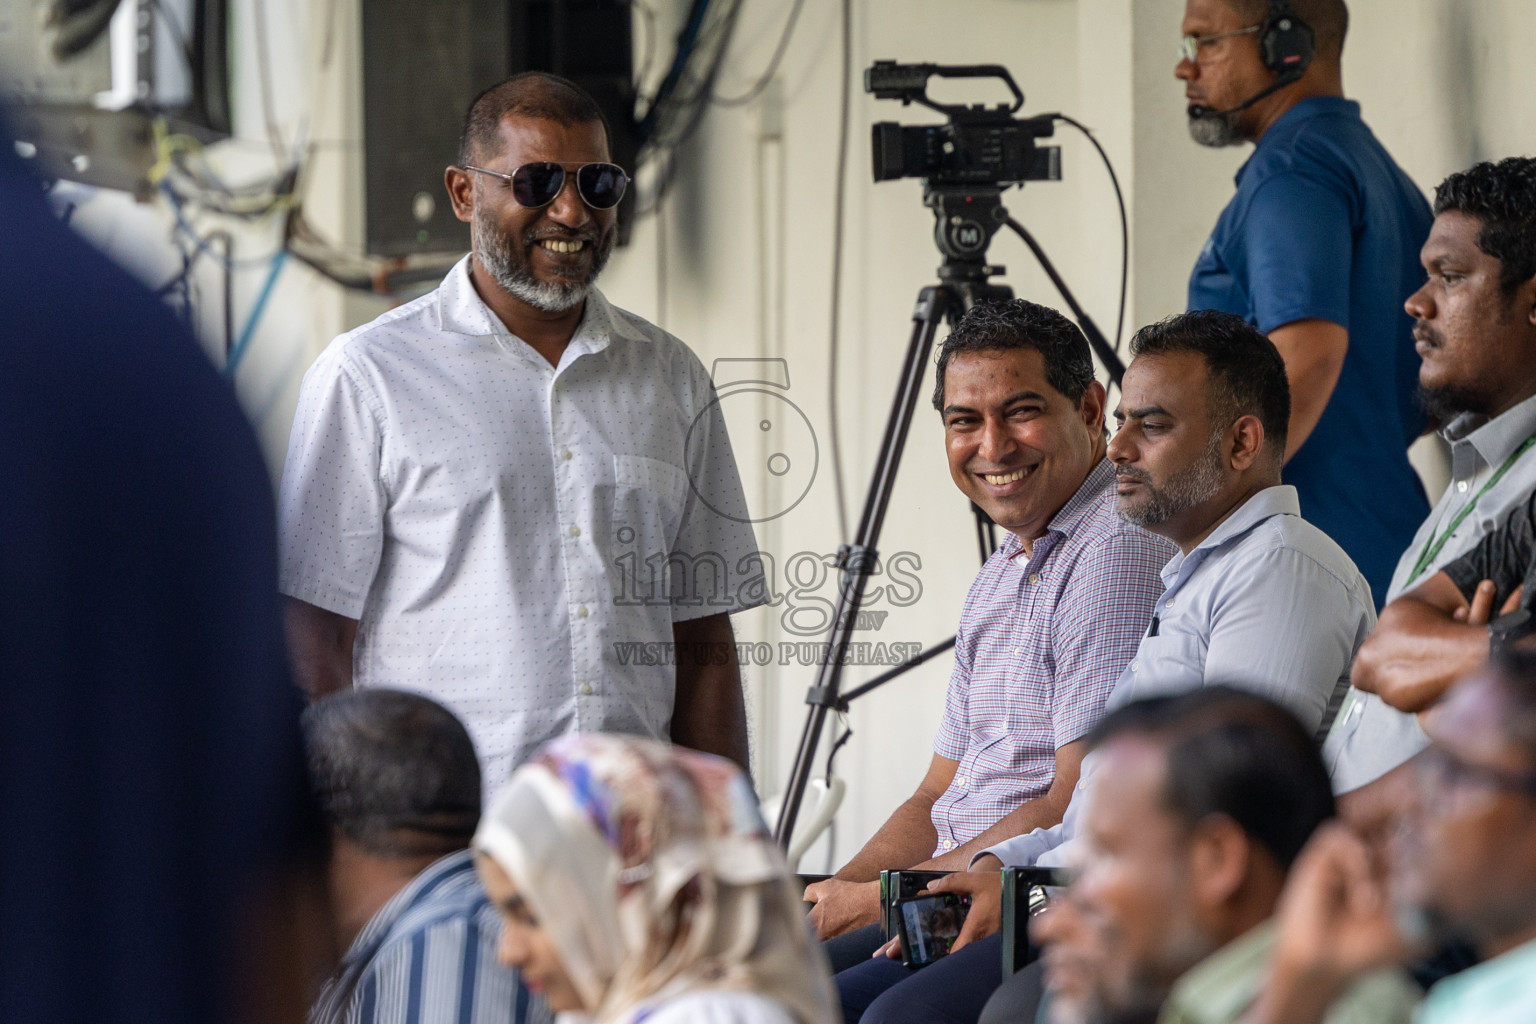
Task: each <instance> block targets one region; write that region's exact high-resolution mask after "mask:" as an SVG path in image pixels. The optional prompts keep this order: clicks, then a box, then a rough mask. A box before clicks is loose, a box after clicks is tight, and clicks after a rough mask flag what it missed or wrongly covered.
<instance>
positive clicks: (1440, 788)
mask: <svg viewBox="0 0 1536 1024" xmlns="http://www.w3.org/2000/svg"><path fill="white" fill-rule="evenodd" d="M1414 769H1415V773H1416V774H1417V775H1418V781H1419V785H1420V786H1421V787H1422V788H1423V790H1424V791H1425V792H1426V793H1430V794H1444V793H1448V792H1450V791H1451V790H1455V789H1468V788H1474V787H1475V788H1481V789H1492V790H1505V791H1507V792H1511V793H1519V794H1522V795H1524V796H1527V797H1532V798H1536V775H1523V774H1520V773H1518V772H1507V771H1504V770H1503V769H1502V768H1494V767H1491V766H1489V765H1482V764H1474V763H1473V762H1471V761H1467V760H1464V759H1462V758H1460V757H1457V756H1456V755H1454V754H1452V753H1451V752H1450V751H1448V750H1445V749H1444V748H1442V747H1437V746H1431V747H1429V748H1427V749H1426V750H1425V751H1424V752H1423V753H1422V754H1420V755H1419V756H1418V758H1417V759H1416V760H1415V761H1414Z"/></svg>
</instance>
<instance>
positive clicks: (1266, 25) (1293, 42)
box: [1259, 0, 1317, 78]
mask: <svg viewBox="0 0 1536 1024" xmlns="http://www.w3.org/2000/svg"><path fill="white" fill-rule="evenodd" d="M1316 52H1317V38H1316V36H1315V35H1314V34H1313V32H1312V26H1311V25H1308V24H1307V23H1306V22H1305V21H1302V20H1301V18H1300V17H1298V16H1297V15H1296V14H1295V13H1294V12H1293V11H1292V10H1291V5H1290V3H1288V2H1287V0H1269V13H1267V14H1265V15H1264V20H1263V21H1262V22H1260V23H1259V56H1260V57H1262V58H1263V60H1264V66H1265V67H1266V68H1268V69H1269V70H1271V71H1273V72H1274V73H1275V74H1277V75H1286V74H1294V75H1296V76H1297V77H1298V78H1299V77H1301V75H1302V73H1303V72H1305V71H1306V70H1307V67H1308V65H1310V64H1311V63H1312V57H1313V55H1314V54H1315V53H1316Z"/></svg>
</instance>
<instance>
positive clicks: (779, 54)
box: [709, 0, 805, 107]
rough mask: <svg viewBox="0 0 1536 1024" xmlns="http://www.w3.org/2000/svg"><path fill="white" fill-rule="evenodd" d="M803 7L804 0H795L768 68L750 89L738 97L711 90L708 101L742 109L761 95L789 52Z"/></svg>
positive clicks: (717, 104) (721, 105)
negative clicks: (718, 94) (717, 93)
mask: <svg viewBox="0 0 1536 1024" xmlns="http://www.w3.org/2000/svg"><path fill="white" fill-rule="evenodd" d="M804 6H805V0H795V4H794V6H793V7H791V8H790V9H789V19H788V20H787V21H785V23H784V31H783V32H782V33H780V35H779V43H778V45H777V46H776V47H774V50H773V57H772V58H771V59H769V61H768V67H767V68H765V69H764V70H763V73H762V74H761V75H759V76H758V79H757V81H756V82H754V83H753V84H752V88H750V89H748V90H747V91H746V92H744V93H742V94H741V95H740V96H717V95H714V93H713V90H711V95H710V97H709V101H710V102H711V103H713V104H715V105H716V106H720V107H744V106H746V105H747V104H749V103H751V102H752V101H754V100H756V99H757V98H758V97H759V96H761V95H762V93H763V90H764V89H766V88H768V83H769V82H772V81H773V76H774V75H776V74H778V71H779V63H780V62H781V61H783V60H784V54H785V53H786V52H787V51H788V50H789V40H790V38H791V37H792V36H794V34H795V24H796V22H798V21H799V20H800V9H801V8H802V7H804Z"/></svg>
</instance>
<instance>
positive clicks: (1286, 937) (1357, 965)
mask: <svg viewBox="0 0 1536 1024" xmlns="http://www.w3.org/2000/svg"><path fill="white" fill-rule="evenodd" d="M1385 874H1386V872H1385V866H1384V865H1383V864H1382V859H1381V858H1380V857H1379V856H1373V854H1372V851H1371V848H1370V847H1369V846H1367V845H1366V844H1365V841H1364V840H1362V839H1360V838H1359V837H1358V836H1356V835H1355V834H1354V833H1353V832H1351V831H1349V829H1348V828H1346V827H1345V826H1343V825H1342V824H1339V823H1337V822H1329V823H1327V824H1325V825H1323V826H1322V827H1321V828H1319V829H1318V830H1317V833H1316V835H1314V836H1313V837H1312V840H1311V842H1309V843H1308V844H1307V847H1306V849H1305V850H1303V851H1302V852H1301V856H1300V857H1298V858H1297V860H1296V863H1295V865H1294V866H1293V867H1292V868H1291V874H1290V878H1289V880H1288V881H1287V882H1286V886H1285V893H1284V895H1282V896H1281V898H1280V904H1279V907H1278V908H1277V911H1276V921H1277V923H1278V925H1279V939H1278V941H1277V943H1276V945H1275V962H1276V963H1277V964H1279V963H1283V964H1285V965H1286V966H1288V967H1289V968H1291V969H1292V970H1297V971H1299V972H1300V973H1301V974H1302V975H1304V976H1306V977H1310V978H1313V979H1316V980H1318V981H1321V982H1323V983H1326V984H1335V985H1338V986H1339V987H1342V986H1343V985H1344V984H1346V983H1348V982H1349V981H1350V980H1352V979H1354V978H1356V977H1358V976H1359V975H1361V974H1364V973H1366V972H1367V971H1371V970H1375V969H1376V968H1378V967H1385V966H1386V965H1388V964H1391V963H1396V962H1397V961H1398V960H1400V959H1401V958H1402V957H1404V956H1406V955H1407V953H1408V950H1407V947H1406V945H1405V944H1404V942H1403V939H1402V937H1401V936H1400V935H1399V934H1398V931H1397V926H1396V923H1395V922H1394V921H1393V917H1392V902H1391V899H1390V898H1389V896H1388V892H1387V883H1386V877H1385Z"/></svg>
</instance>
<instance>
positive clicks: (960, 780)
mask: <svg viewBox="0 0 1536 1024" xmlns="http://www.w3.org/2000/svg"><path fill="white" fill-rule="evenodd" d="M955 785H957V786H959V787H960V788H961V789H964V788H965V776H964V775H956V776H955Z"/></svg>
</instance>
